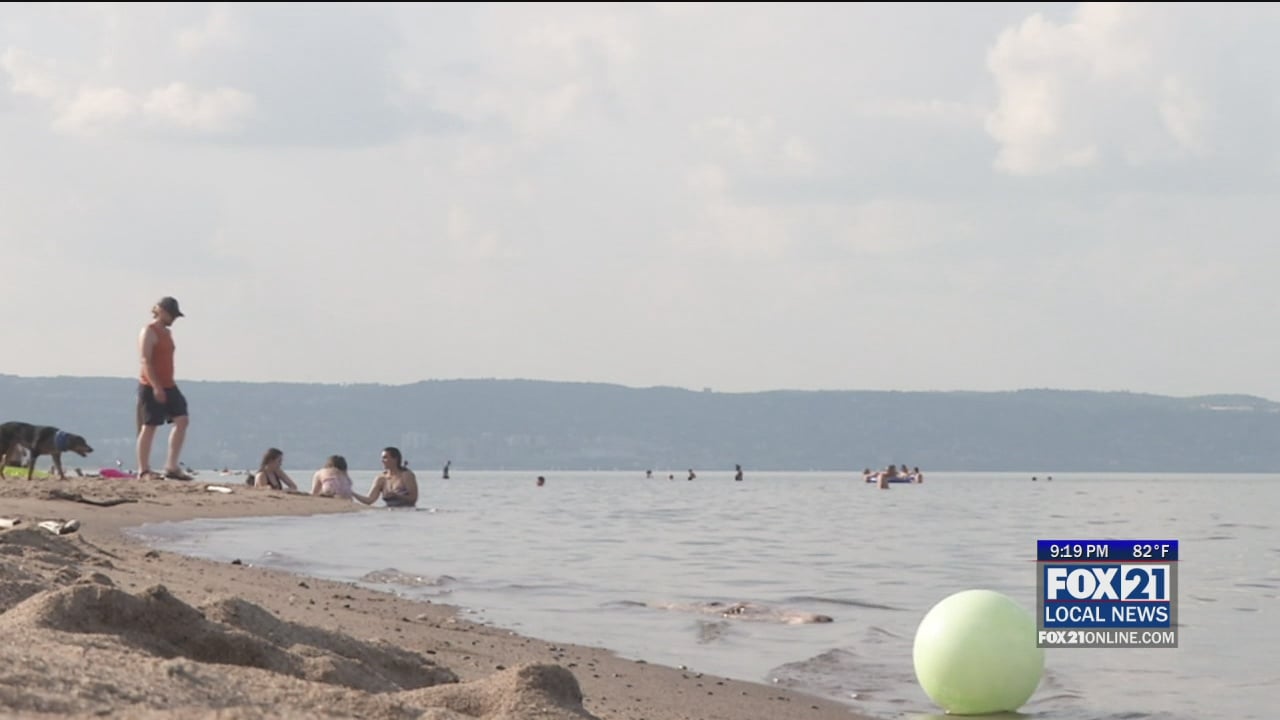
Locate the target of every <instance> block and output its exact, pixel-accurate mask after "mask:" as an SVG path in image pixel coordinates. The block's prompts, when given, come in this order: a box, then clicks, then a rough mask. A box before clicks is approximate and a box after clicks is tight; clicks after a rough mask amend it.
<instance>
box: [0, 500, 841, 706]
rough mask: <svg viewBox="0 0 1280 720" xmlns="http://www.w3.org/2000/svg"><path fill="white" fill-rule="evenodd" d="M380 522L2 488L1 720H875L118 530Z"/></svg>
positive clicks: (306, 511) (259, 503)
mask: <svg viewBox="0 0 1280 720" xmlns="http://www.w3.org/2000/svg"><path fill="white" fill-rule="evenodd" d="M201 480H203V482H202V481H201ZM210 484H215V485H217V484H224V485H225V486H226V487H230V488H231V490H232V492H230V493H220V492H216V491H210V490H209V489H208V486H209V485H210ZM85 501H89V502H85ZM120 501H123V502H120ZM97 503H109V504H108V505H101V504H97ZM110 503H115V504H110ZM380 511H381V510H378V509H370V508H362V507H361V506H358V505H355V504H353V503H349V502H344V501H339V500H331V499H326V498H314V497H310V496H307V495H294V494H286V493H279V492H275V491H270V490H255V489H251V488H247V487H245V486H243V485H241V484H239V483H238V479H237V478H235V477H229V478H199V479H198V480H197V481H196V482H191V483H186V482H177V481H139V480H109V479H99V478H72V479H68V480H65V481H59V480H54V479H37V480H33V481H27V480H25V479H13V478H4V479H2V480H0V519H9V520H17V521H18V523H17V524H16V525H14V526H13V527H10V528H3V529H0V631H2V632H3V634H4V637H5V638H6V640H7V641H6V642H5V643H4V644H3V645H2V646H0V668H3V670H0V673H3V675H2V677H0V710H3V711H4V712H3V714H4V715H6V716H12V717H39V716H57V717H116V718H161V717H163V718H257V717H273V718H275V717H290V718H301V717H359V718H425V719H429V720H464V719H467V718H486V719H493V720H498V719H501V720H517V719H519V720H524V719H529V720H535V719H543V718H545V719H547V720H568V719H571V718H601V719H603V720H613V719H616V720H717V719H720V718H724V719H725V720H728V719H731V718H732V719H742V718H760V719H762V720H766V719H767V720H787V719H788V718H805V719H806V720H826V719H827V718H841V719H842V720H850V719H851V718H852V719H855V720H856V719H857V718H859V717H861V716H859V715H857V714H856V713H854V712H853V710H852V709H851V708H849V707H847V706H844V705H840V704H838V703H833V702H829V701H825V700H821V699H818V698H815V697H811V696H807V695H802V694H798V693H794V692H791V691H788V690H786V689H782V688H777V687H771V686H768V685H763V684H754V683H745V682H739V681H734V680H727V679H724V678H719V677H713V676H711V675H703V674H701V673H697V672H693V671H689V670H681V669H679V668H671V667H664V666H660V665H656V664H650V663H646V662H643V661H635V660H628V659H622V658H619V657H616V656H615V655H613V654H612V653H610V652H608V651H607V650H601V649H596V648H586V647H578V646H573V645H566V644H558V643H552V642H545V641H542V640H537V639H533V638H527V637H523V636H520V635H517V634H515V633H512V632H510V631H506V630H502V629H499V628H494V627H489V626H485V625H479V624H475V623H470V622H467V621H466V620H465V619H462V618H461V617H459V616H458V614H457V611H456V608H454V607H451V606H448V605H443V604H435V603H429V602H420V601H412V600H407V599H404V598H400V597H398V596H395V595H392V594H388V593H383V592H378V591H374V590H369V589H364V588H361V587H358V586H356V585H354V584H350V583H340V582H332V581H326V580H319V579H314V578H309V577H302V576H299V575H293V574H290V573H286V572H281V571H278V570H269V569H264V568H258V567H252V566H250V565H246V564H234V563H215V562H210V561H205V560H199V559H193V558H187V557H184V556H180V555H174V554H170V553H164V552H157V551H154V550H150V549H149V548H147V547H146V546H145V545H142V544H141V543H138V542H136V541H133V540H131V539H129V538H128V537H127V536H126V535H125V534H124V533H123V531H124V530H125V529H126V528H130V527H136V526H138V525H142V524H144V523H150V522H162V521H178V520H187V519H194V518H204V517H243V516H280V515H310V514H321V513H339V512H380ZM49 520H56V521H68V520H76V521H78V527H75V529H74V530H73V531H71V532H68V533H66V534H54V532H51V531H50V530H49V529H46V528H44V527H41V526H40V523H42V522H45V521H49ZM4 524H6V523H3V522H0V525H4ZM51 527H52V526H51ZM73 527H74V526H73ZM55 529H56V527H55Z"/></svg>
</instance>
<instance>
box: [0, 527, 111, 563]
mask: <svg viewBox="0 0 1280 720" xmlns="http://www.w3.org/2000/svg"><path fill="white" fill-rule="evenodd" d="M0 556H9V557H28V558H29V557H39V558H40V559H42V560H44V561H45V562H49V563H60V564H63V565H66V564H70V563H76V562H83V561H85V560H87V559H88V557H89V556H88V555H86V554H85V553H84V552H83V551H82V550H80V548H77V547H76V546H75V545H72V544H71V542H70V541H68V540H67V539H66V538H63V537H59V536H56V535H52V534H50V533H49V531H48V530H41V529H40V528H38V527H35V526H34V525H30V526H27V527H19V528H14V529H12V530H6V531H5V532H3V533H0Z"/></svg>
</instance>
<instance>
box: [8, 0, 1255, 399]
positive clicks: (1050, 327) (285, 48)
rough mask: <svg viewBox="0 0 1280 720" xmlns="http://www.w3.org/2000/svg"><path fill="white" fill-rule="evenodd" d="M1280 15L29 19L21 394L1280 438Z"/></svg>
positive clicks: (569, 7)
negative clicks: (428, 389)
mask: <svg viewBox="0 0 1280 720" xmlns="http://www.w3.org/2000/svg"><path fill="white" fill-rule="evenodd" d="M1278 35H1280V6H1276V5H1232V4H1222V3H1218V4H1214V5H1212V6H1210V5H1208V4H1199V5H1193V4H1176V5H1175V4H1169V5H1159V4H1142V5H1126V4H1096V5H1095V4H1056V3H1055V4H1039V3H1033V4H1017V3H1014V4H994V3H993V4H975V5H965V4H945V5H943V4H938V5H908V4H892V5H888V4H883V5H877V4H848V5H816V4H815V5H805V4H798V3H787V4H785V5H766V4H757V3H752V4H749V5H748V4H741V5H732V4H724V3H716V4H700V3H691V4H678V3H652V4H626V5H590V4H583V3H574V4H555V5H534V4H507V5H486V4H457V5H454V4H449V5H444V4H441V5H435V4H432V5H379V4H369V3H361V4H357V5H339V4H330V3H326V4H323V5H320V4H316V5H307V4H303V3H293V4H288V5H259V4H245V5H238V4H237V5H223V4H211V5H204V4H181V5H178V4H173V5H167V4H136V5H117V4H102V5H79V4H76V5H63V4H14V3H9V4H4V5H0V250H2V251H3V257H4V259H5V262H6V264H7V267H8V270H9V272H8V273H7V278H6V280H5V281H4V283H3V284H0V288H2V289H0V298H3V302H4V304H5V306H6V312H5V315H6V317H7V318H8V321H7V332H6V342H5V346H6V347H5V350H4V352H3V358H4V359H3V362H2V363H0V372H2V373H7V374H15V375H23V376H56V375H88V376H110V377H128V376H132V375H134V374H135V373H136V372H137V367H138V358H137V337H138V332H139V330H140V329H141V328H142V326H143V325H144V324H145V323H146V322H147V321H148V320H149V318H150V308H151V306H152V305H153V304H154V303H155V302H156V300H157V299H159V298H160V297H161V296H163V295H173V296H175V297H177V298H178V300H179V301H180V302H181V305H182V309H183V312H185V313H186V315H187V317H184V318H182V319H180V320H178V322H177V323H176V324H175V326H174V334H175V338H176V342H177V346H178V351H177V373H178V379H179V384H181V382H182V381H183V380H239V381H296V382H324V383H357V382H361V383H363V382H377V383H387V384H401V383H411V382H417V381H419V380H431V379H455V378H529V379H541V380H564V381H582V382H607V383H618V384H622V385H628V386H632V387H650V386H657V385H668V386H676V387H685V388H691V389H699V390H700V389H703V388H712V389H714V390H716V391H722V392H751V391H759V390H773V389H844V390H904V391H911V390H974V391H990V390H1014V389H1020V388H1058V389H1080V390H1101V391H1131V392H1143V393H1156V394H1164V395H1175V396H1190V395H1199V394H1209V393H1245V394H1252V395H1259V396H1262V397H1266V398H1269V399H1275V400H1280V372H1278V371H1277V367H1280V332H1278V330H1280V328H1278V327H1277V325H1278V324H1280V323H1277V320H1278V319H1280V318H1277V308H1278V307H1280V304H1278V303H1277V299H1278V295H1280V292H1278V291H1277V288H1276V283H1275V272H1276V268H1278V267H1280V243H1277V242H1276V239H1277V227H1278V225H1280V222H1278V221H1280V203H1278V202H1277V199H1278V191H1280V142H1278V140H1280V46H1277V45H1276V43H1275V42H1274V38H1275V37H1277V36H1278Z"/></svg>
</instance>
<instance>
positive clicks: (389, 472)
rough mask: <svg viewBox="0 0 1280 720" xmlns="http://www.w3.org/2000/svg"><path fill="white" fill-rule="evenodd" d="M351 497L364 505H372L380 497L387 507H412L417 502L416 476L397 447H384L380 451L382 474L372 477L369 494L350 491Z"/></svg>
mask: <svg viewBox="0 0 1280 720" xmlns="http://www.w3.org/2000/svg"><path fill="white" fill-rule="evenodd" d="M352 497H354V498H355V499H356V500H359V501H360V502H362V503H364V504H365V505H372V504H374V503H376V502H378V498H382V501H383V502H385V503H386V504H387V507H413V506H415V505H417V504H418V478H416V477H415V476H414V474H413V471H411V470H410V469H409V465H408V463H406V462H405V461H404V457H402V456H401V455H400V450H399V449H398V448H393V447H389V448H385V449H383V451H382V474H380V475H378V477H377V478H376V479H374V481H373V487H371V488H369V494H368V495H361V494H360V493H352Z"/></svg>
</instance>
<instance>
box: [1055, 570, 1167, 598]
mask: <svg viewBox="0 0 1280 720" xmlns="http://www.w3.org/2000/svg"><path fill="white" fill-rule="evenodd" d="M1044 573H1045V576H1044V599H1045V600H1048V601H1050V602H1052V601H1055V600H1057V601H1062V600H1068V601H1069V600H1095V601H1096V600H1101V601H1108V600H1110V601H1113V602H1144V601H1145V602H1169V600H1170V584H1171V583H1170V582H1169V566H1168V565H1150V564H1146V563H1143V564H1134V565H1075V566H1069V565H1068V566H1063V565H1059V566H1049V567H1046V568H1045V569H1044Z"/></svg>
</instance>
